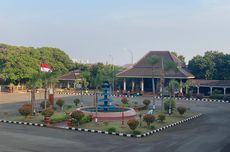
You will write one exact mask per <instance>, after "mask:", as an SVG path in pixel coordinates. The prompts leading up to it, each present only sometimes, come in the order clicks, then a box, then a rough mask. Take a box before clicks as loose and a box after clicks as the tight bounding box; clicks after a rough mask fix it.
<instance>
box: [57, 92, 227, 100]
mask: <svg viewBox="0 0 230 152" xmlns="http://www.w3.org/2000/svg"><path fill="white" fill-rule="evenodd" d="M57 94H65V95H77V96H80V95H81V94H80V93H67V92H63V93H61V92H57ZM82 95H83V96H94V94H93V93H91V94H90V93H84V94H82ZM110 96H111V97H127V98H135V97H137V96H133V95H131V96H129V95H119V96H117V95H115V94H113V95H110ZM154 98H155V99H162V97H160V96H155V97H154ZM164 98H165V99H169V97H164ZM175 99H176V100H179V101H181V100H183V101H203V102H217V103H230V101H225V100H217V99H198V98H184V97H177V98H175Z"/></svg>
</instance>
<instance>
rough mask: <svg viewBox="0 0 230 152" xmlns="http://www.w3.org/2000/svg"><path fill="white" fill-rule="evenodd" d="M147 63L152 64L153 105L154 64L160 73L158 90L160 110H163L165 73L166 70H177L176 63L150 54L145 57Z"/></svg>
mask: <svg viewBox="0 0 230 152" xmlns="http://www.w3.org/2000/svg"><path fill="white" fill-rule="evenodd" d="M147 63H148V64H150V65H151V66H152V87H153V89H152V90H153V104H154V107H155V100H154V94H155V82H154V70H156V69H155V68H156V67H155V66H156V65H158V66H159V67H158V69H159V73H160V92H161V95H162V101H161V110H162V111H163V96H164V82H165V73H166V72H167V71H170V70H173V71H174V72H177V70H178V69H177V65H176V63H175V62H173V61H169V60H165V59H164V58H163V57H161V56H151V57H149V58H148V59H147Z"/></svg>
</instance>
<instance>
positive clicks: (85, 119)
mask: <svg viewBox="0 0 230 152" xmlns="http://www.w3.org/2000/svg"><path fill="white" fill-rule="evenodd" d="M92 120H93V117H92V115H84V116H83V117H82V118H81V120H80V124H84V123H89V122H91V121H92Z"/></svg>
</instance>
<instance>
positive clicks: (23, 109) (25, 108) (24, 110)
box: [18, 104, 32, 117]
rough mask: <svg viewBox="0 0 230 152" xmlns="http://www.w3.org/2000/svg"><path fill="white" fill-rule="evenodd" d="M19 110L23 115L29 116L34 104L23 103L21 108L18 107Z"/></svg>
mask: <svg viewBox="0 0 230 152" xmlns="http://www.w3.org/2000/svg"><path fill="white" fill-rule="evenodd" d="M18 112H19V113H20V114H21V115H22V116H25V117H27V116H29V115H30V114H31V113H32V105H31V104H24V105H22V107H21V108H19V109H18Z"/></svg>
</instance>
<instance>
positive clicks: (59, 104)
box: [56, 99, 65, 109]
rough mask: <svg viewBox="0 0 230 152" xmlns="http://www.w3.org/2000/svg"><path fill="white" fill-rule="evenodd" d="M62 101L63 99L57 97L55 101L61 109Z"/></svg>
mask: <svg viewBox="0 0 230 152" xmlns="http://www.w3.org/2000/svg"><path fill="white" fill-rule="evenodd" d="M64 103H65V101H64V100H63V99H58V100H57V101H56V105H58V106H59V107H60V108H61V109H62V107H63V105H64Z"/></svg>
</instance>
